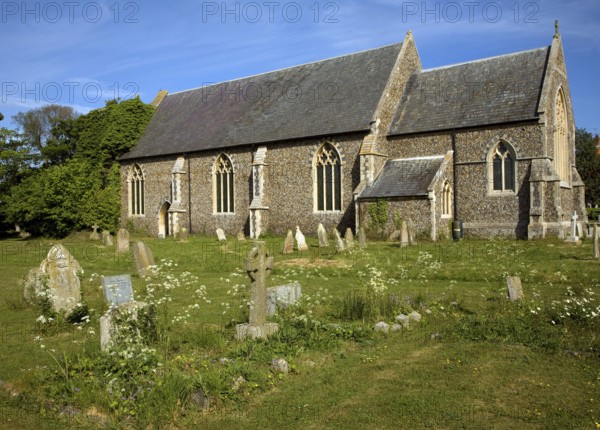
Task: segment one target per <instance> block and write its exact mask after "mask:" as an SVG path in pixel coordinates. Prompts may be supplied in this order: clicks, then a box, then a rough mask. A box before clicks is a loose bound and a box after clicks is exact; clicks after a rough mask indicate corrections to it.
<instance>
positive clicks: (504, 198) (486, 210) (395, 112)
mask: <svg viewBox="0 0 600 430" xmlns="http://www.w3.org/2000/svg"><path fill="white" fill-rule="evenodd" d="M153 104H154V105H155V106H156V112H155V114H154V116H153V118H152V120H151V121H150V123H149V125H148V126H147V128H146V130H145V132H144V134H143V136H142V137H141V139H140V141H139V143H138V144H137V145H136V146H135V147H134V148H133V149H132V150H131V151H130V152H129V153H127V154H125V155H124V156H123V157H122V158H121V178H122V221H123V224H125V223H126V222H127V221H128V220H131V222H133V224H134V225H135V226H136V227H137V228H142V229H145V230H147V231H148V232H149V233H151V234H154V235H159V236H162V237H165V236H167V235H177V234H178V233H179V231H181V229H182V228H186V229H188V231H189V232H191V233H205V234H214V232H215V230H216V229H217V228H222V229H223V230H224V231H225V232H227V233H229V234H235V233H237V232H239V231H240V230H243V231H245V234H246V235H250V236H252V237H257V236H259V235H260V234H261V233H263V232H266V231H268V232H270V233H273V234H285V233H286V232H287V230H288V229H294V228H295V226H300V228H301V230H302V231H303V232H305V233H308V234H314V232H316V229H317V225H318V224H319V223H323V225H324V226H325V228H326V229H327V230H329V231H331V230H332V229H333V228H337V229H338V230H339V231H341V232H343V231H345V229H346V228H347V227H350V228H352V229H353V230H354V231H356V230H357V229H358V228H359V227H361V226H362V227H364V228H365V229H366V231H367V232H368V233H370V234H387V233H389V232H391V231H393V230H394V229H395V228H397V226H398V223H400V222H402V221H409V222H410V224H411V225H412V226H413V228H414V231H415V233H416V234H417V235H420V236H421V237H424V236H426V237H429V238H431V239H433V240H438V239H443V238H449V237H450V236H451V234H452V231H451V229H452V222H453V221H456V223H455V225H456V226H458V225H462V231H463V233H464V236H466V237H468V236H482V237H491V236H495V235H502V236H508V237H516V238H529V239H533V238H541V237H546V236H559V237H564V235H565V234H566V231H567V230H568V227H569V223H570V219H571V216H572V215H573V214H574V213H575V214H577V216H578V218H579V220H584V219H585V216H586V215H585V209H584V184H583V182H582V181H581V178H580V176H579V174H578V173H577V169H576V168H575V121H574V118H573V108H572V103H571V95H570V91H569V83H568V80H567V71H566V67H565V59H564V53H563V48H562V43H561V36H560V34H559V33H558V31H557V32H556V33H555V35H554V37H553V39H552V43H551V45H550V46H546V47H541V48H538V49H532V50H528V51H523V52H517V53H511V54H507V55H502V56H498V57H491V58H486V59H481V60H477V61H471V62H468V63H462V64H456V65H451V66H446V67H439V68H434V69H423V67H422V65H421V60H420V58H419V54H418V52H417V48H416V45H415V42H414V40H413V36H412V34H411V33H410V32H409V33H408V34H407V35H406V37H405V38H404V41H403V42H402V43H398V44H394V45H390V46H384V47H381V48H377V49H372V50H368V51H364V52H358V53H355V54H351V55H345V56H341V57H336V58H331V59H327V60H323V61H317V62H314V63H309V64H304V65H300V66H296V67H291V68H287V69H283V70H277V71H274V72H270V73H265V74H261V75H257V76H251V77H247V78H243V79H237V80H233V81H229V82H223V83H219V84H215V85H205V86H203V87H201V88H197V89H191V90H187V91H181V92H177V93H172V94H169V93H167V92H166V91H161V92H159V94H158V95H157V97H156V99H155V100H154V102H153ZM459 222H460V223H459Z"/></svg>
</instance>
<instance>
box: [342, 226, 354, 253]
mask: <svg viewBox="0 0 600 430" xmlns="http://www.w3.org/2000/svg"><path fill="white" fill-rule="evenodd" d="M344 238H345V239H346V248H348V249H352V248H354V235H353V234H352V229H351V228H350V227H348V228H347V229H346V234H345V235H344Z"/></svg>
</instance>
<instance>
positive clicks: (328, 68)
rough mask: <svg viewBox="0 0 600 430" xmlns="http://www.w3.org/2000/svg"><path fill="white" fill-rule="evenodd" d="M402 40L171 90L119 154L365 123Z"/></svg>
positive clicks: (270, 138)
mask: <svg viewBox="0 0 600 430" xmlns="http://www.w3.org/2000/svg"><path fill="white" fill-rule="evenodd" d="M401 47H402V44H401V43H399V44H395V45H389V46H385V47H382V48H378V49H372V50H369V51H364V52H359V53H356V54H351V55H346V56H342V57H337V58H332V59H328V60H324V61H318V62H315V63H309V64H304V65H301V66H297V67H292V68H288V69H283V70H278V71H275V72H270V73H265V74H261V75H257V76H252V77H248V78H244V79H238V80H234V81H229V82H224V83H220V84H216V85H212V86H205V87H202V88H197V89H193V90H188V91H183V92H179V93H173V94H169V95H167V96H166V97H165V98H164V99H163V100H162V102H161V103H160V104H159V106H158V108H157V110H156V112H155V114H154V117H153V118H152V121H150V124H148V126H147V128H146V130H145V132H144V134H143V136H142V137H141V139H140V141H139V143H138V144H137V145H136V146H135V147H134V148H133V149H132V150H131V151H130V152H129V153H127V154H125V155H124V156H123V157H122V159H124V160H126V159H133V158H140V157H151V156H159V155H168V154H181V153H185V152H194V151H202V150H208V149H216V148H228V147H234V146H240V145H250V144H258V143H267V142H275V141H282V140H288V139H298V138H306V137H314V136H324V135H333V134H339V133H349V132H355V131H367V130H369V128H370V127H369V123H370V121H371V120H372V119H373V116H374V114H375V110H376V108H377V105H378V103H379V100H380V98H381V96H382V94H383V91H384V89H385V86H386V84H387V82H388V80H389V77H390V74H391V72H392V69H393V66H394V64H395V62H396V59H397V57H398V54H399V53H400V49H401Z"/></svg>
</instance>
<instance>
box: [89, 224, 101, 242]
mask: <svg viewBox="0 0 600 430" xmlns="http://www.w3.org/2000/svg"><path fill="white" fill-rule="evenodd" d="M92 228H93V229H94V231H93V232H92V234H90V240H100V235H99V234H98V229H99V228H100V226H99V225H98V224H94V225H93V226H92Z"/></svg>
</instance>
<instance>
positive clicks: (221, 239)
mask: <svg viewBox="0 0 600 430" xmlns="http://www.w3.org/2000/svg"><path fill="white" fill-rule="evenodd" d="M217 239H218V240H219V242H224V241H226V240H227V236H225V232H224V231H223V229H222V228H218V229H217Z"/></svg>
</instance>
